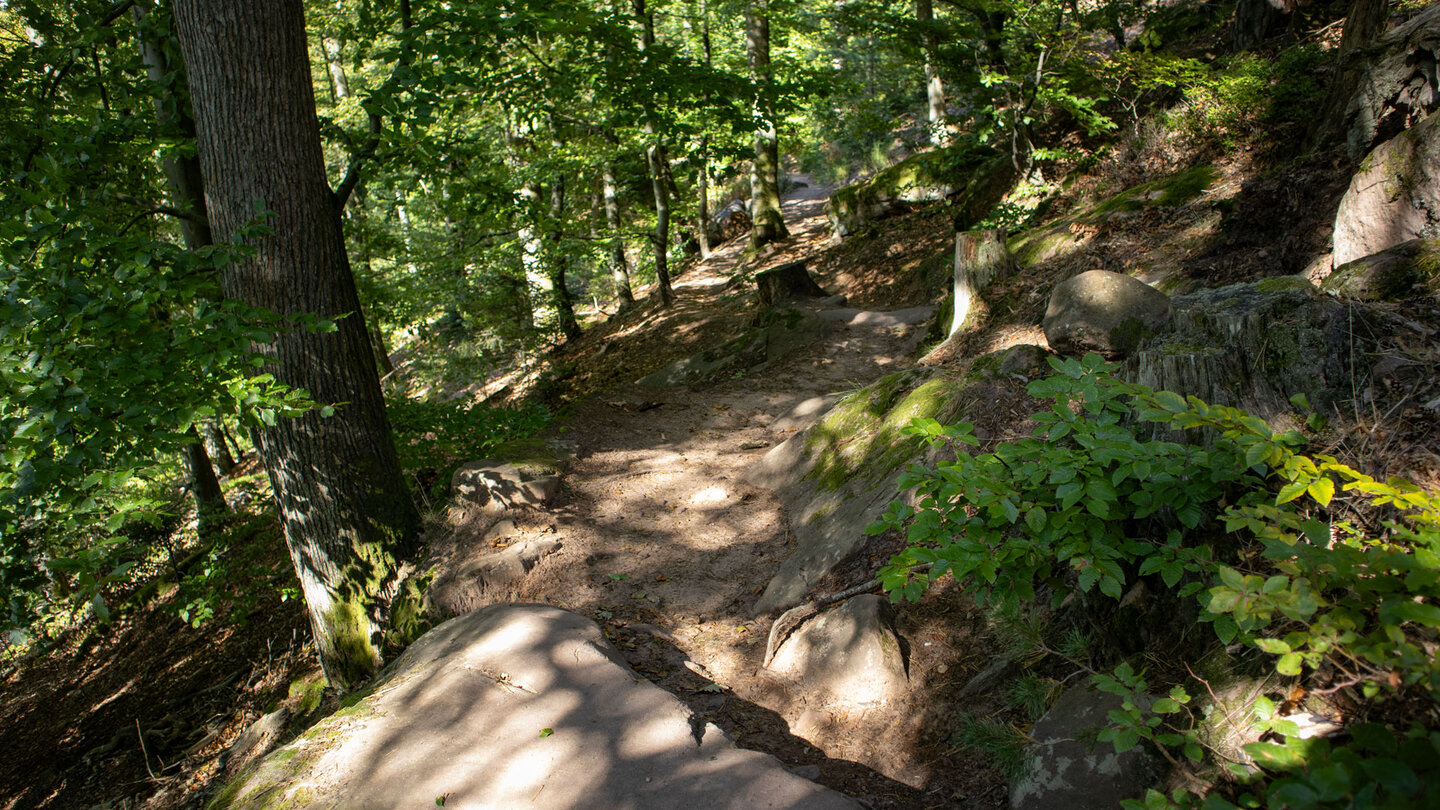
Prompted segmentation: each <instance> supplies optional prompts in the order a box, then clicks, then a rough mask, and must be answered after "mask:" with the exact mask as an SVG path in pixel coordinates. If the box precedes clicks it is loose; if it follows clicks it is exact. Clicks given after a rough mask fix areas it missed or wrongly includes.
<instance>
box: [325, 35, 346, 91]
mask: <svg viewBox="0 0 1440 810" xmlns="http://www.w3.org/2000/svg"><path fill="white" fill-rule="evenodd" d="M322 45H323V46H324V48H325V69H326V70H327V71H328V72H329V74H330V93H331V95H333V96H334V97H335V100H336V101H343V100H344V99H347V98H349V97H350V78H349V77H348V76H346V75H345V62H344V61H343V60H342V59H341V58H340V52H341V50H342V46H341V43H340V40H338V39H336V38H335V37H325V39H324V40H323V42H322Z"/></svg>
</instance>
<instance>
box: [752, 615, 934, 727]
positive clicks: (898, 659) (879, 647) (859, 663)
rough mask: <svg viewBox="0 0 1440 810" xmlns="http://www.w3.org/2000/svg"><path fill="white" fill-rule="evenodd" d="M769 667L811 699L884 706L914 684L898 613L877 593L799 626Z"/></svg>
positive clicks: (802, 695)
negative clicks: (908, 668) (896, 626)
mask: <svg viewBox="0 0 1440 810" xmlns="http://www.w3.org/2000/svg"><path fill="white" fill-rule="evenodd" d="M768 669H769V671H770V672H771V673H773V674H774V675H777V676H779V677H780V678H782V679H784V680H786V681H789V683H790V684H791V691H792V692H794V693H796V694H798V695H799V696H801V698H802V699H803V700H804V701H805V702H806V703H807V704H816V703H819V704H830V705H842V706H851V707H855V708H866V707H871V706H883V705H885V704H887V703H889V702H891V701H894V700H899V699H901V698H903V697H904V696H905V694H906V693H907V692H908V691H909V687H910V683H909V679H908V677H907V675H906V661H905V650H904V644H903V641H902V640H901V638H900V634H899V633H898V632H897V631H896V629H895V616H894V612H893V611H892V610H891V608H890V603H889V602H888V601H886V599H885V598H884V597H882V596H878V595H876V594H865V595H863V596H856V597H852V598H850V599H847V600H845V601H844V602H841V603H840V604H839V605H837V606H835V607H833V608H830V609H829V610H826V611H825V612H823V613H821V614H820V615H818V616H815V617H814V618H812V619H810V620H808V621H806V622H805V623H804V624H802V625H800V626H799V627H798V628H796V629H795V631H794V632H793V633H792V634H791V635H790V637H789V638H788V639H786V640H785V642H784V643H783V644H782V645H780V648H779V649H778V650H777V651H776V653H775V658H774V660H773V661H771V662H770V665H769V667H768Z"/></svg>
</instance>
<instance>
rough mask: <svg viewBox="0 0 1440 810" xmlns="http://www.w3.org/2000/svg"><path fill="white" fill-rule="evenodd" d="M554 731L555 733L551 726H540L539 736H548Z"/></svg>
mask: <svg viewBox="0 0 1440 810" xmlns="http://www.w3.org/2000/svg"><path fill="white" fill-rule="evenodd" d="M554 733H555V729H553V728H542V729H540V736H541V737H549V736H550V735H552V734H554Z"/></svg>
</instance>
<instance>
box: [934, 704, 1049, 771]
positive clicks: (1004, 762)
mask: <svg viewBox="0 0 1440 810" xmlns="http://www.w3.org/2000/svg"><path fill="white" fill-rule="evenodd" d="M1029 741H1030V740H1029V738H1028V737H1026V736H1025V735H1024V734H1023V733H1021V732H1020V730H1019V729H1017V728H1015V727H1014V726H1012V725H1009V724H1008V723H1005V722H1002V721H1000V720H996V719H995V718H993V717H975V716H972V715H968V714H966V715H961V717H960V722H959V724H958V726H957V727H956V730H955V734H954V736H952V737H951V738H950V744H951V745H953V746H955V747H957V748H970V749H973V750H976V751H978V752H980V753H981V754H984V755H985V756H986V757H987V758H988V759H989V760H990V762H991V764H993V765H994V766H995V769H996V770H997V771H999V772H1000V774H1001V775H1002V776H1004V777H1005V778H1006V779H1009V780H1012V781H1013V780H1016V779H1019V778H1020V777H1022V776H1024V775H1025V768H1026V759H1025V746H1026V744H1027V743H1028V742H1029Z"/></svg>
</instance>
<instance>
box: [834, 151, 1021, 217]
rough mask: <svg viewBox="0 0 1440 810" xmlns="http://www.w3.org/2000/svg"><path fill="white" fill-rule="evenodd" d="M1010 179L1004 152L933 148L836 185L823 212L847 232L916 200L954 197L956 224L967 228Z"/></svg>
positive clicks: (991, 205) (999, 195)
mask: <svg viewBox="0 0 1440 810" xmlns="http://www.w3.org/2000/svg"><path fill="white" fill-rule="evenodd" d="M1014 181H1015V170H1014V167H1013V165H1011V161H1010V159H1009V158H1008V157H1000V158H994V157H990V155H989V154H988V153H987V152H984V151H979V150H976V149H974V148H972V147H955V148H950V149H935V150H932V151H929V152H921V153H920V154H918V155H912V156H910V157H908V158H906V159H905V160H902V161H901V162H899V163H897V164H895V165H894V166H891V167H890V168H888V169H885V170H884V171H882V172H880V173H878V174H876V175H875V176H873V177H871V178H870V179H868V180H863V181H861V182H859V183H855V184H854V185H849V186H846V187H844V188H842V189H839V190H837V191H836V192H835V193H834V194H832V195H830V199H829V201H828V202H826V203H825V215H826V216H827V217H829V219H830V228H831V230H832V231H834V232H835V234H836V235H837V236H840V237H846V236H850V235H851V234H854V233H857V232H859V231H860V230H862V229H863V228H865V227H866V226H867V225H869V224H871V223H873V222H876V221H878V220H881V219H884V218H885V217H888V216H892V215H894V214H898V213H902V212H904V211H908V210H910V209H911V208H913V207H915V206H917V205H921V204H924V203H931V202H939V201H941V200H945V199H950V198H954V199H953V200H952V208H953V210H954V213H955V217H956V219H957V220H963V221H964V223H965V224H962V225H960V227H969V225H968V223H969V222H973V221H977V220H979V219H980V218H981V217H983V216H985V214H986V213H987V212H989V211H990V209H991V208H994V207H995V204H996V203H998V202H1000V200H1001V199H1003V198H1004V196H1005V194H1006V193H1007V192H1008V191H1009V190H1010V187H1011V186H1012V185H1014Z"/></svg>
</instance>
